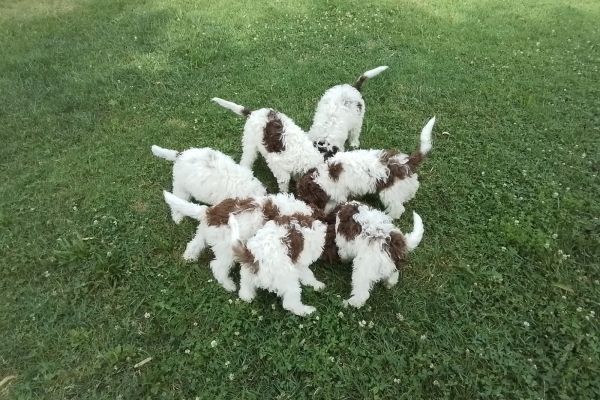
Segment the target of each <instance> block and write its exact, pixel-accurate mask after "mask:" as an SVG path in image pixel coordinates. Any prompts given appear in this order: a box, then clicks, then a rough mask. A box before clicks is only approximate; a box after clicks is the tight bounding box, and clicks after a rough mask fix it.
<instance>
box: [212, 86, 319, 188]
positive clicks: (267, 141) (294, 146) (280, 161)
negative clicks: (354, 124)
mask: <svg viewBox="0 0 600 400" xmlns="http://www.w3.org/2000/svg"><path fill="white" fill-rule="evenodd" d="M212 100H213V101H214V102H215V103H217V104H219V105H221V106H223V107H225V108H227V109H229V110H231V111H233V112H234V113H236V114H238V115H242V116H245V117H246V118H247V120H246V124H245V125H244V136H243V138H242V159H241V160H240V165H242V166H244V167H247V168H252V164H254V161H255V160H256V156H257V154H258V153H259V152H260V154H262V156H263V157H264V159H265V161H266V162H267V165H268V166H269V169H270V170H271V172H272V173H273V175H275V179H277V184H278V186H279V191H280V192H283V193H286V192H287V191H288V189H289V184H290V179H291V178H292V177H293V176H295V175H300V174H303V173H305V172H306V171H308V170H309V169H311V168H313V167H315V166H317V165H318V164H320V163H322V162H323V156H322V155H321V153H319V151H318V150H317V149H316V148H315V147H314V146H313V144H312V141H311V140H310V139H309V138H308V136H306V133H304V131H303V130H302V129H300V127H299V126H298V125H296V124H295V123H294V121H292V119H291V118H289V117H288V116H286V115H285V114H283V113H280V112H278V111H275V110H273V109H270V108H261V109H259V110H255V111H251V110H249V109H247V108H245V107H243V106H240V105H238V104H235V103H232V102H230V101H226V100H223V99H219V98H217V97H215V98H213V99H212Z"/></svg>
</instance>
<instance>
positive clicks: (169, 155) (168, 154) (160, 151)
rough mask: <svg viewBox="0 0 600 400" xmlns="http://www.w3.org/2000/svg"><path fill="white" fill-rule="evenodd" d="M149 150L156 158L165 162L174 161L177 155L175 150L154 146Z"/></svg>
mask: <svg viewBox="0 0 600 400" xmlns="http://www.w3.org/2000/svg"><path fill="white" fill-rule="evenodd" d="M151 149H152V154H154V155H155V156H156V157H160V158H164V159H165V160H169V161H175V160H176V159H177V156H178V155H179V152H178V151H177V150H169V149H164V148H162V147H159V146H157V145H155V144H153V145H152V147H151Z"/></svg>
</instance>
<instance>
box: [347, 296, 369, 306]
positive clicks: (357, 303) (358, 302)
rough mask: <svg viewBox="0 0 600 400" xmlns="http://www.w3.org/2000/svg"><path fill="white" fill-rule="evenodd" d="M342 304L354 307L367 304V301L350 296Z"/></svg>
mask: <svg viewBox="0 0 600 400" xmlns="http://www.w3.org/2000/svg"><path fill="white" fill-rule="evenodd" d="M342 304H343V305H344V307H348V306H352V307H354V308H361V307H362V306H363V305H364V304H365V302H364V301H361V300H358V299H356V298H355V297H350V298H349V299H348V300H344V301H343V302H342Z"/></svg>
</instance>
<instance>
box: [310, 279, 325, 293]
mask: <svg viewBox="0 0 600 400" xmlns="http://www.w3.org/2000/svg"><path fill="white" fill-rule="evenodd" d="M312 288H313V289H314V290H316V291H317V292H320V291H321V290H323V289H325V284H324V283H323V282H320V281H317V282H315V283H313V285H312Z"/></svg>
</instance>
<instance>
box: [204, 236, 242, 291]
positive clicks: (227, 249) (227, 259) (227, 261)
mask: <svg viewBox="0 0 600 400" xmlns="http://www.w3.org/2000/svg"><path fill="white" fill-rule="evenodd" d="M212 250H213V253H215V259H214V260H212V261H211V262H210V269H211V271H212V273H213V275H214V277H215V279H216V280H217V282H219V283H220V284H221V286H223V287H224V288H225V290H227V291H229V292H233V291H235V289H236V286H235V283H234V282H233V279H231V277H230V276H229V270H230V269H231V267H232V266H233V263H234V260H233V251H232V250H231V245H230V244H229V243H226V244H225V245H219V246H215V247H213V249H212Z"/></svg>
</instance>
